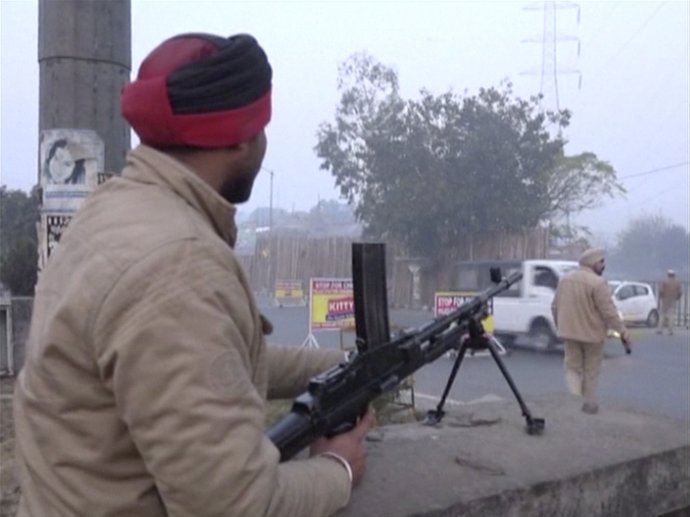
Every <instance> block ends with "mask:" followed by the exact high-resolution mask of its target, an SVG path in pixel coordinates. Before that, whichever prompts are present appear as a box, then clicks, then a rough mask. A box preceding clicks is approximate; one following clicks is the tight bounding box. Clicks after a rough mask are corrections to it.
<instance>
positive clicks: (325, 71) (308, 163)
mask: <svg viewBox="0 0 690 517" xmlns="http://www.w3.org/2000/svg"><path fill="white" fill-rule="evenodd" d="M0 2H1V3H0V5H1V11H0V16H1V31H2V35H1V41H0V43H1V70H0V75H1V83H0V86H1V89H2V90H1V105H0V108H1V110H2V113H1V124H2V126H1V145H2V147H1V148H0V153H1V169H0V173H1V174H2V176H1V178H0V183H2V184H5V185H8V186H9V188H19V189H23V190H29V189H30V188H31V186H32V185H33V184H34V183H35V182H36V169H37V163H36V157H37V144H38V62H37V16H38V2H37V1H35V0H0ZM543 5H544V2H527V1H524V2H523V1H509V2H508V1H503V2H497V1H488V0H487V1H483V2H479V1H475V2H469V1H450V0H447V1H434V0H422V1H410V0H408V1H405V0H394V1H382V0H380V1H364V0H361V1H345V0H341V1H328V0H322V1H289V0H280V1H274V2H261V1H243V2H240V1H213V2H211V1H201V0H194V1H191V0H190V1H182V0H178V1H172V0H169V1H154V0H132V65H133V75H135V74H136V70H137V69H138V67H139V64H140V63H141V60H142V59H143V58H144V56H145V55H146V54H147V53H148V52H149V51H150V50H151V49H152V48H153V47H155V46H156V45H157V44H158V43H160V42H161V41H162V40H163V39H165V38H167V37H169V36H172V35H174V34H177V33H181V32H211V33H217V34H222V35H230V34H233V33H237V32H248V33H251V34H253V35H255V36H256V37H257V39H258V40H259V42H260V44H261V45H262V46H263V47H264V49H265V50H266V52H267V53H268V56H269V59H270V61H271V64H272V66H273V70H274V80H273V91H274V104H273V105H274V115H273V120H272V122H271V124H270V125H269V127H268V129H267V134H268V138H269V149H268V152H267V154H266V159H265V161H264V166H265V167H266V168H267V169H270V170H273V171H274V173H275V174H274V182H273V205H274V206H277V207H282V208H285V209H288V210H292V209H295V210H308V209H309V208H311V207H312V206H314V205H315V204H316V202H317V201H318V200H319V199H338V192H337V190H336V189H335V184H334V181H333V179H332V177H331V176H330V175H329V174H328V173H327V172H325V171H321V170H320V169H319V161H318V159H317V158H316V156H315V154H314V151H313V147H314V145H315V143H316V131H317V127H318V125H319V123H321V122H323V121H332V120H333V118H334V113H335V108H336V105H337V103H338V93H337V89H336V80H337V66H338V63H340V62H342V61H344V60H345V59H346V58H347V57H349V56H350V55H351V54H353V53H355V52H358V51H363V50H364V51H367V52H368V53H370V54H371V55H372V56H373V57H374V58H375V59H377V60H378V61H380V62H382V63H384V64H386V65H389V66H392V67H394V68H395V69H396V70H397V72H398V75H399V80H400V85H401V90H402V94H403V95H404V96H405V97H408V98H409V97H416V96H417V95H418V91H419V89H420V88H427V89H429V90H431V91H432V92H433V93H436V94H440V93H443V92H445V91H447V90H449V89H452V90H454V91H456V92H458V93H462V92H464V91H465V90H467V92H468V93H469V94H475V93H477V90H478V88H480V87H490V86H497V85H498V84H499V82H500V81H501V80H502V79H504V78H508V79H510V80H511V81H512V82H513V83H514V89H515V92H516V94H517V95H519V96H523V97H527V96H529V95H531V94H535V93H538V92H539V90H540V87H541V85H542V81H541V71H542V44H541V39H542V34H543V20H544V16H543V13H544V11H543V9H542V8H543ZM556 5H558V6H561V7H562V8H560V9H558V10H557V23H558V28H557V32H556V34H557V37H558V38H559V40H560V41H559V43H558V45H557V61H558V63H557V66H558V68H559V69H562V70H564V71H565V70H568V71H571V72H578V73H569V74H566V73H561V74H558V76H557V81H558V99H559V103H560V106H561V108H569V109H571V110H572V111H573V118H572V124H571V126H570V127H569V128H568V129H567V130H566V133H565V136H566V137H567V139H568V140H569V144H568V146H567V148H566V151H567V152H568V154H575V153H579V152H583V151H591V152H594V153H596V154H597V156H598V157H599V158H600V159H603V160H606V161H608V162H610V163H611V164H612V165H613V166H614V168H615V169H616V170H617V172H618V175H619V178H621V181H622V182H623V183H624V185H625V187H626V188H627V189H628V195H627V198H626V199H625V200H619V201H607V202H606V204H605V206H603V207H602V208H599V209H596V210H592V211H589V212H587V213H584V214H582V215H580V216H579V217H578V218H577V220H576V222H579V223H581V224H585V225H588V226H589V227H590V228H591V229H592V231H593V232H594V234H595V236H596V239H598V240H599V241H600V242H598V243H599V244H604V243H606V242H601V241H609V240H610V243H611V244H612V243H613V236H614V235H615V233H616V232H618V231H620V230H621V229H622V228H624V227H625V225H626V224H627V222H628V221H629V219H630V218H633V217H637V216H640V215H648V214H654V215H657V214H660V215H663V216H665V217H667V218H669V219H671V220H672V221H673V222H674V223H677V224H682V225H683V226H685V227H686V228H688V227H689V226H690V222H689V218H690V215H689V209H688V205H689V197H688V196H689V194H688V192H689V191H690V185H689V182H688V178H689V176H690V173H689V166H688V161H689V149H688V147H689V145H690V144H689V142H690V132H689V129H688V126H689V118H690V107H689V96H690V93H689V92H690V84H689V75H690V72H689V63H690V56H689V47H690V36H689V29H688V18H689V3H688V2H687V1H680V0H678V1H667V2H660V1H638V2H627V1H626V2H624V1H611V2H591V1H587V2H580V3H573V2H556ZM578 13H579V22H578ZM568 37H574V38H576V39H577V41H579V45H580V53H579V55H578V52H577V47H578V42H577V41H576V39H574V38H570V39H568ZM529 39H534V40H538V41H539V42H538V43H536V42H529V41H525V40H529ZM548 65H549V64H548V63H547V70H548ZM580 75H581V86H579V79H580ZM549 78H550V79H553V75H550V76H547V79H549ZM543 86H544V91H543V93H544V95H545V96H546V103H547V104H550V105H551V106H554V105H555V102H556V95H555V89H554V87H553V81H552V80H547V81H545V82H544V83H543ZM269 201H270V180H269V174H268V173H266V172H264V173H262V175H260V177H259V178H258V179H257V182H256V185H255V190H254V194H253V196H252V199H251V200H250V201H249V202H248V203H247V204H246V205H244V206H243V207H241V209H242V210H243V211H246V210H251V209H253V208H255V207H257V206H268V205H269Z"/></svg>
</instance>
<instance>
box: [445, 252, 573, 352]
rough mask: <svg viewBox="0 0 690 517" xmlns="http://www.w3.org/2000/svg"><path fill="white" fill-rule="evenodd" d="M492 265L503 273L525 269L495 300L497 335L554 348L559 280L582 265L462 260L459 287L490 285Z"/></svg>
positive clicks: (504, 339)
mask: <svg viewBox="0 0 690 517" xmlns="http://www.w3.org/2000/svg"><path fill="white" fill-rule="evenodd" d="M492 267H500V268H501V271H502V273H503V275H504V276H508V275H509V274H510V273H512V272H514V271H521V272H522V280H521V281H520V282H518V283H516V284H514V285H513V286H511V288H510V289H508V290H507V291H504V292H502V293H500V294H499V295H498V296H496V297H495V298H494V299H493V312H494V335H495V336H496V337H497V338H498V339H499V340H500V341H501V342H503V343H525V344H529V345H531V346H534V347H535V348H537V349H541V350H546V349H550V348H552V347H553V346H554V345H555V344H556V342H557V341H558V340H557V338H556V326H555V325H554V322H553V317H552V315H551V302H552V301H553V297H554V294H555V292H556V286H557V285H558V281H559V279H560V278H561V277H562V276H563V275H564V274H566V273H569V272H570V271H573V270H575V269H577V268H578V267H579V264H578V263H577V262H575V261H566V260H546V259H543V260H542V259H536V260H522V261H519V260H516V261H481V262H461V263H459V264H458V276H457V285H456V288H457V289H458V290H460V291H475V292H477V291H480V290H483V289H485V288H486V287H488V286H489V284H490V282H491V280H490V273H489V269H490V268H492Z"/></svg>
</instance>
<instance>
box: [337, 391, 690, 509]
mask: <svg viewBox="0 0 690 517" xmlns="http://www.w3.org/2000/svg"><path fill="white" fill-rule="evenodd" d="M528 405H529V408H530V411H531V412H532V414H533V416H537V417H543V418H545V419H546V430H545V433H544V434H543V435H542V436H530V435H528V434H527V433H526V432H525V430H524V418H523V417H522V416H521V414H520V409H519V406H518V405H517V403H515V402H513V401H500V402H483V403H480V404H476V405H467V406H461V407H457V406H455V407H449V408H448V414H447V415H446V417H445V419H444V421H443V423H442V425H441V426H440V427H439V428H430V427H424V426H421V425H418V424H404V425H398V426H389V427H385V428H382V429H381V432H380V433H378V434H379V437H378V441H370V443H369V450H370V453H369V462H368V469H367V473H366V478H365V480H364V482H363V483H362V484H361V485H360V487H358V488H357V489H355V491H354V492H353V495H352V500H351V502H350V505H349V506H348V508H346V509H345V510H343V511H342V512H340V513H339V514H338V516H339V517H345V516H352V517H354V516H357V517H386V516H391V517H392V516H396V517H402V516H444V517H453V516H463V517H473V516H477V517H478V516H482V517H492V516H501V517H517V516H529V517H534V516H544V517H546V516H548V517H551V516H559V517H564V516H573V517H575V516H587V517H597V516H601V517H615V516H621V517H637V516H639V517H655V516H662V515H665V514H670V513H672V512H677V511H679V510H685V509H688V510H690V422H678V421H675V420H671V419H667V418H664V417H657V416H650V415H644V414H639V413H631V412H624V411H617V410H615V409H610V408H607V407H602V408H601V411H600V413H599V414H597V415H587V414H585V413H583V412H582V411H581V410H580V407H581V401H580V399H578V398H576V397H571V396H552V397H539V398H532V399H530V400H529V401H528ZM376 434H377V433H374V436H373V438H374V439H376V438H377V437H376Z"/></svg>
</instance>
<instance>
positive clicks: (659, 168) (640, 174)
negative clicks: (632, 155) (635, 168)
mask: <svg viewBox="0 0 690 517" xmlns="http://www.w3.org/2000/svg"><path fill="white" fill-rule="evenodd" d="M688 163H690V162H680V163H674V164H673V165H665V166H663V167H658V168H656V169H651V170H648V171H644V172H636V173H634V174H626V175H625V176H620V177H619V178H618V179H619V180H622V179H627V178H636V177H637V176H645V175H646V174H653V173H655V172H661V171H666V170H669V169H676V168H678V167H682V166H683V165H687V164H688Z"/></svg>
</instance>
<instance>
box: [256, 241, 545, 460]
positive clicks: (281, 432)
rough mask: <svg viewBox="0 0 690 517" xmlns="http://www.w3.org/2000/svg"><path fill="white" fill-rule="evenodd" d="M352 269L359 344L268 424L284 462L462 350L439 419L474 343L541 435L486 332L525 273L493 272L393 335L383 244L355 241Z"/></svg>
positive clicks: (432, 419) (433, 416)
mask: <svg viewBox="0 0 690 517" xmlns="http://www.w3.org/2000/svg"><path fill="white" fill-rule="evenodd" d="M352 265H353V267H352V270H353V286H354V303H355V329H356V345H357V350H356V352H354V354H352V355H351V356H350V357H349V358H348V360H346V361H344V362H343V363H341V364H338V365H337V366H334V367H332V368H330V369H329V370H327V371H325V372H323V373H321V374H319V375H317V376H315V377H313V378H312V379H311V380H310V382H309V386H308V388H307V391H305V392H304V393H302V394H301V395H300V396H298V397H297V398H296V399H295V401H294V403H293V406H292V409H291V411H290V413H288V414H287V415H286V416H284V417H283V418H282V419H281V420H279V421H278V422H277V423H276V424H275V425H273V426H272V427H271V428H270V429H269V430H268V431H267V436H268V437H269V438H270V439H271V441H272V442H273V443H274V444H275V445H276V447H277V448H278V450H279V451H280V457H281V461H285V460H288V459H290V458H291V457H293V456H294V455H295V454H297V453H298V452H299V451H301V450H302V449H303V448H304V447H306V446H307V445H309V444H310V443H311V442H313V441H314V440H315V439H316V438H318V437H320V436H333V435H336V434H338V433H341V432H345V431H347V430H349V429H351V428H352V427H353V425H354V423H355V422H356V420H357V418H358V417H359V416H360V415H361V414H362V412H363V410H364V409H365V408H366V407H367V406H368V404H369V403H370V402H371V401H373V400H374V399H375V398H377V397H378V396H379V395H381V394H383V393H386V392H390V391H392V390H394V389H395V388H396V387H398V386H399V385H400V384H401V383H402V382H403V381H404V380H405V378H407V377H408V376H409V375H411V374H413V373H414V372H416V371H417V370H419V369H420V368H421V367H423V366H424V365H426V364H428V363H431V362H433V361H435V360H436V359H438V358H439V357H441V356H443V355H444V354H445V353H446V352H449V351H451V350H458V355H457V357H456V359H455V363H454V364H453V369H452V372H451V375H450V377H449V379H448V383H447V385H446V388H445V390H444V393H443V396H442V397H441V400H440V402H439V404H438V406H437V408H436V409H434V410H431V411H429V414H428V416H427V420H426V423H427V424H429V425H436V424H438V423H439V422H440V421H441V419H442V418H443V415H444V414H445V413H444V412H443V405H444V403H445V399H446V397H447V395H448V392H449V391H450V388H451V386H452V384H453V381H454V380H455V376H456V374H457V371H458V369H459V367H460V364H461V363H462V360H463V357H464V356H465V352H466V351H467V350H471V351H474V350H482V349H488V350H489V352H490V353H491V355H492V357H493V358H494V360H495V361H496V363H497V364H498V366H499V368H500V370H501V372H502V373H503V376H504V377H505V378H506V381H507V382H508V384H509V385H510V388H511V389H512V391H513V394H514V395H515V397H516V398H517V400H518V403H519V404H520V407H521V409H522V414H523V416H524V417H525V419H526V423H527V425H526V429H527V432H528V433H529V434H540V433H541V432H542V431H543V429H544V425H545V423H544V420H543V419H541V418H534V417H532V415H531V414H530V412H529V409H528V408H527V406H526V405H525V403H524V401H523V400H522V397H521V396H520V393H519V392H518V390H517V388H516V387H515V384H514V382H513V380H512V378H511V377H510V374H509V373H508V371H507V369H506V367H505V365H504V364H503V361H502V360H501V358H500V356H499V355H498V352H497V350H496V347H495V345H494V344H493V343H492V342H491V340H490V339H488V338H487V336H486V335H485V333H484V330H483V327H482V323H481V321H482V319H483V318H484V317H486V315H487V314H488V307H489V302H490V300H491V299H492V298H493V297H494V296H496V295H497V294H499V293H500V292H502V291H505V290H506V289H508V288H509V287H510V286H511V285H513V284H514V283H516V282H518V281H519V280H520V278H522V273H519V272H517V273H513V274H512V275H510V276H509V277H507V278H501V273H500V270H494V271H492V273H491V276H492V282H493V283H494V285H492V286H491V287H489V288H488V289H486V290H485V291H482V292H481V293H479V294H477V295H476V296H475V297H474V298H472V299H471V300H469V301H467V302H466V303H464V304H463V305H461V306H460V307H458V308H457V309H456V310H455V311H453V312H452V313H450V314H447V315H444V316H439V317H437V318H435V319H433V320H432V321H430V322H428V323H426V324H425V325H422V326H421V327H419V328H415V329H412V330H405V331H402V332H400V333H399V334H398V335H396V336H394V337H392V338H391V336H390V332H389V325H388V303H387V296H386V283H385V279H386V274H385V248H384V245H383V244H381V243H354V244H353V248H352Z"/></svg>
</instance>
